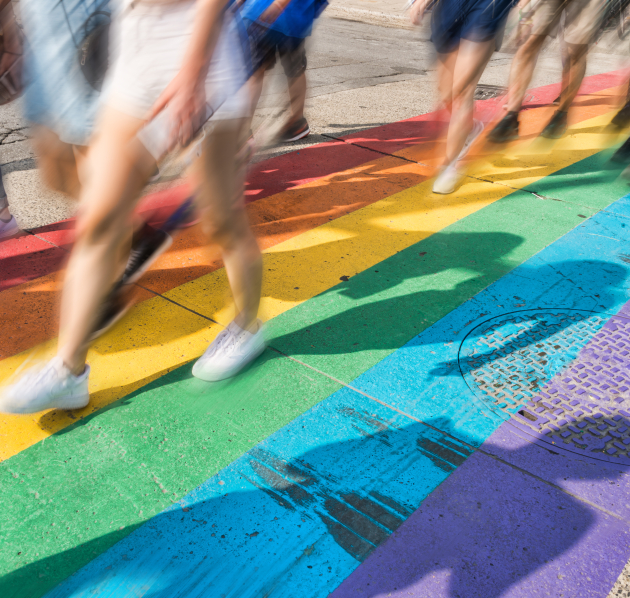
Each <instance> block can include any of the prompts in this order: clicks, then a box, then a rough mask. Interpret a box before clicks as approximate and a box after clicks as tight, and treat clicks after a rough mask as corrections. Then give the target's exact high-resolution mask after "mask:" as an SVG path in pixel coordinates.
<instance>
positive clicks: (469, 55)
mask: <svg viewBox="0 0 630 598" xmlns="http://www.w3.org/2000/svg"><path fill="white" fill-rule="evenodd" d="M494 49H495V40H494V38H491V39H488V40H486V41H471V40H468V39H463V40H462V42H461V45H460V51H459V52H458V54H457V62H456V64H455V70H454V73H453V96H454V97H462V96H466V97H468V96H469V99H471V100H472V97H473V95H474V90H475V88H476V86H477V83H478V82H479V79H480V78H481V75H482V73H483V71H484V69H485V68H486V65H487V64H488V60H490V57H491V56H492V53H493V52H494Z"/></svg>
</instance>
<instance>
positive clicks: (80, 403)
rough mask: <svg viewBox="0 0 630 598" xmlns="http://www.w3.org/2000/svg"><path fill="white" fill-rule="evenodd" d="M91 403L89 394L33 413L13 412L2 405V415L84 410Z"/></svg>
mask: <svg viewBox="0 0 630 598" xmlns="http://www.w3.org/2000/svg"><path fill="white" fill-rule="evenodd" d="M89 402H90V394H89V393H87V394H85V395H79V396H78V397H74V398H73V400H72V401H60V404H57V405H53V406H51V407H44V408H43V409H37V410H35V411H33V410H32V409H13V410H5V409H3V407H2V405H1V404H0V413H6V414H9V415H29V414H32V413H40V412H42V411H49V410H50V409H63V410H64V411H71V410H73V409H83V408H84V407H87V406H88V404H89Z"/></svg>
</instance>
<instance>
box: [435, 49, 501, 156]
mask: <svg viewBox="0 0 630 598" xmlns="http://www.w3.org/2000/svg"><path fill="white" fill-rule="evenodd" d="M494 48H495V41H494V40H493V39H492V40H488V41H485V42H473V41H470V40H465V39H463V40H461V42H460V46H459V52H457V58H456V62H455V69H454V72H453V86H452V97H453V108H452V114H451V122H450V124H449V127H448V135H447V138H446V157H445V163H446V164H450V163H451V162H453V161H454V160H455V159H456V158H457V156H458V155H459V153H460V152H461V150H462V148H463V147H464V144H465V142H466V138H467V137H468V134H469V133H470V131H471V129H472V123H473V110H474V96H475V88H476V87H477V83H478V82H479V79H480V77H481V75H482V73H483V71H484V69H485V68H486V64H488V60H489V59H490V57H491V56H492V53H493V52H494Z"/></svg>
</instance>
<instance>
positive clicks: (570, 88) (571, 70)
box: [558, 44, 588, 112]
mask: <svg viewBox="0 0 630 598" xmlns="http://www.w3.org/2000/svg"><path fill="white" fill-rule="evenodd" d="M566 45H567V54H568V62H569V65H568V69H567V76H566V78H565V77H564V76H563V81H562V83H563V86H562V87H563V89H562V95H561V98H560V105H559V106H558V110H560V111H561V112H567V111H568V110H569V107H570V106H571V104H572V103H573V100H574V99H575V96H576V95H577V92H578V91H579V89H580V85H582V80H583V79H584V73H586V55H587V53H588V45H587V44H579V45H578V44H566ZM563 75H564V69H563Z"/></svg>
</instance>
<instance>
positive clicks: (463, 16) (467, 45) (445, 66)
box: [410, 0, 515, 194]
mask: <svg viewBox="0 0 630 598" xmlns="http://www.w3.org/2000/svg"><path fill="white" fill-rule="evenodd" d="M514 3H515V0H438V1H437V2H436V3H435V4H434V5H433V6H434V8H433V15H432V19H431V33H432V36H431V40H432V41H433V43H434V45H435V49H436V50H437V54H438V78H439V83H438V88H439V93H440V97H441V99H442V102H443V103H444V105H445V106H446V108H447V109H448V110H449V111H450V113H451V119H450V124H449V128H448V135H447V138H446V156H445V159H444V164H443V167H442V170H441V172H440V174H439V175H438V177H437V178H436V180H435V183H434V184H433V192H434V193H443V194H447V193H452V192H453V191H454V190H455V188H456V187H457V184H458V182H459V180H460V177H461V175H460V173H459V171H458V168H457V162H458V161H459V160H461V159H462V158H463V157H464V156H465V155H466V154H467V153H468V150H469V149H470V146H471V145H472V143H473V142H474V140H475V139H476V138H477V137H478V136H479V134H480V133H481V132H482V131H483V129H484V125H483V123H482V122H481V121H479V120H473V111H474V94H475V88H476V87H477V83H478V82H479V78H480V77H481V75H482V73H483V71H484V69H485V67H486V65H487V64H488V60H490V57H491V56H492V53H493V52H494V51H495V49H496V45H497V36H498V34H499V33H501V32H502V28H503V27H504V26H505V21H506V19H507V17H508V14H509V12H510V9H511V8H512V6H513V5H514ZM430 4H431V0H416V1H415V2H414V4H412V6H411V9H410V17H411V20H412V22H413V23H415V24H416V25H418V24H420V22H421V20H422V17H423V15H424V12H425V11H426V10H427V8H428V7H429V6H430Z"/></svg>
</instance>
